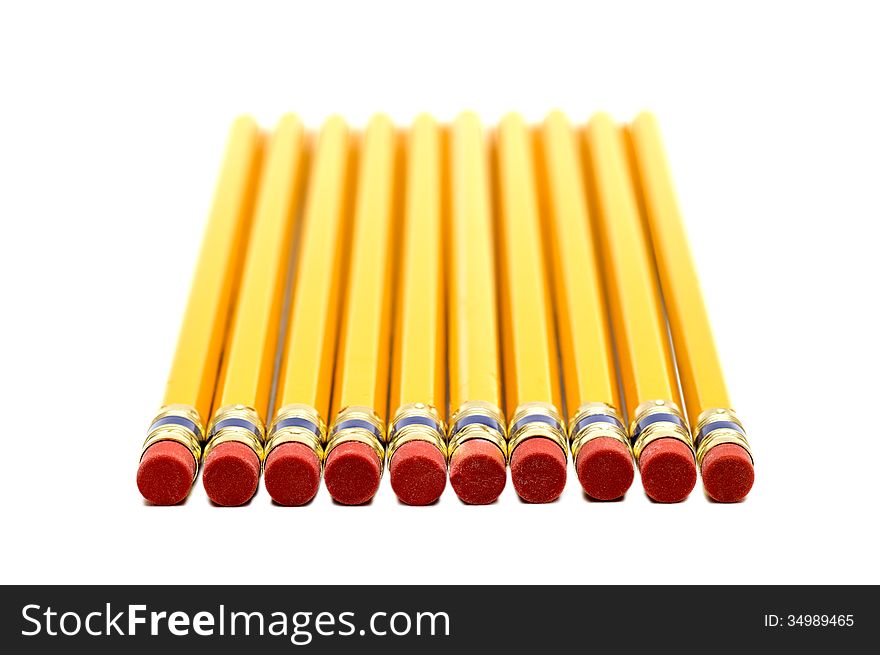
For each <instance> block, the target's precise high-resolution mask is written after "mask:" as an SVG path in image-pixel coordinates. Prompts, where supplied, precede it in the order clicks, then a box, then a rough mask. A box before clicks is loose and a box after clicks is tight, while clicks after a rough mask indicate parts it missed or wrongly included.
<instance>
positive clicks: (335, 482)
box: [324, 441, 382, 505]
mask: <svg viewBox="0 0 880 655" xmlns="http://www.w3.org/2000/svg"><path fill="white" fill-rule="evenodd" d="M381 477H382V466H381V462H380V461H379V457H378V456H377V455H376V452H375V451H374V450H373V449H372V448H370V447H369V446H368V445H367V444H365V443H361V442H360V441H348V442H344V443H341V444H339V445H338V446H336V448H334V449H333V450H332V451H330V454H329V455H328V456H327V461H326V463H325V464H324V484H326V485H327V491H329V492H330V495H331V496H332V497H333V500H335V501H336V502H337V503H342V504H343V505H361V504H363V503H366V502H367V501H368V500H370V499H371V498H372V497H373V496H375V495H376V491H378V490H379V480H380V479H381Z"/></svg>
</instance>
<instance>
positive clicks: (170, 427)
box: [141, 405, 205, 480]
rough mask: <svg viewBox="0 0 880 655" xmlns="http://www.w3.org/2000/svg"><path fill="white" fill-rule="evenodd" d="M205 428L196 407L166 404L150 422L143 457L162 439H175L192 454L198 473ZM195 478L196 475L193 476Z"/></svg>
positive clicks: (142, 449) (142, 452)
mask: <svg viewBox="0 0 880 655" xmlns="http://www.w3.org/2000/svg"><path fill="white" fill-rule="evenodd" d="M204 434H205V430H204V428H203V427H202V419H201V417H200V416H199V413H198V412H197V411H196V409H195V407H191V406H190V405H165V406H164V407H163V408H162V409H161V410H159V413H158V414H156V417H155V418H154V419H153V420H152V421H151V422H150V427H149V432H148V433H147V438H146V439H144V445H143V447H142V448H141V459H143V457H144V453H146V452H147V448H149V447H150V446H152V445H153V444H156V443H159V442H160V441H174V442H177V443H179V444H181V445H182V446H185V447H186V449H187V450H188V451H189V452H190V453H191V454H192V456H193V460H194V461H195V463H196V466H195V471H196V475H198V470H199V462H200V461H201V459H202V439H204ZM193 480H195V476H193Z"/></svg>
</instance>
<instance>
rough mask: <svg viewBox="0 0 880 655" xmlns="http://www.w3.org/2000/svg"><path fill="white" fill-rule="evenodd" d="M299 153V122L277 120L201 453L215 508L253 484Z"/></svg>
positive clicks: (243, 495)
mask: <svg viewBox="0 0 880 655" xmlns="http://www.w3.org/2000/svg"><path fill="white" fill-rule="evenodd" d="M303 149H304V134H303V128H302V125H301V124H300V122H299V120H298V119H297V118H296V117H294V116H292V115H289V116H286V117H284V118H282V119H281V121H280V122H279V124H278V126H277V128H276V130H275V132H274V133H273V134H272V137H271V140H270V142H269V144H268V150H267V153H266V162H265V172H264V174H263V178H262V180H261V183H260V189H259V192H258V196H257V204H256V207H255V210H254V225H253V231H252V235H251V239H250V242H249V244H248V252H247V257H246V260H245V267H244V271H243V273H242V279H241V290H240V293H239V299H238V304H237V306H236V311H235V314H234V318H233V323H232V329H231V331H230V335H229V341H228V344H227V348H226V353H225V357H224V362H223V369H222V371H221V377H220V383H219V386H218V389H217V399H216V401H215V405H216V409H215V410H214V416H213V419H212V424H211V427H210V428H209V431H208V443H207V445H206V446H205V472H204V475H203V482H204V484H205V489H206V491H207V492H208V495H209V497H210V498H211V499H212V500H213V501H214V502H216V503H218V504H221V505H240V504H242V503H244V502H246V501H247V500H249V499H250V498H251V496H253V494H254V492H255V491H256V484H257V481H258V479H259V473H260V466H261V463H262V459H263V454H264V451H263V445H264V441H265V421H266V413H267V411H268V407H269V393H270V389H271V386H272V372H273V366H274V361H275V349H276V347H277V342H278V329H279V323H280V317H281V308H282V304H283V297H284V285H285V281H286V278H287V271H288V266H289V261H290V259H289V258H290V249H291V238H292V234H293V223H294V212H295V210H296V208H297V206H298V204H299V194H300V178H301V175H302V173H303V168H304V161H303V156H304V152H303ZM221 449H222V450H221Z"/></svg>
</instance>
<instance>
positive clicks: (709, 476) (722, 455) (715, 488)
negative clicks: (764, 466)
mask: <svg viewBox="0 0 880 655" xmlns="http://www.w3.org/2000/svg"><path fill="white" fill-rule="evenodd" d="M700 473H701V474H702V476H703V487H704V488H705V489H706V493H707V494H709V497H710V498H712V500H717V501H718V502H719V503H735V502H738V501H740V500H742V499H743V498H745V497H746V496H747V495H748V493H749V491H750V490H751V488H752V484H753V483H754V482H755V467H754V466H753V465H752V458H751V457H749V454H748V453H747V452H746V450H745V448H743V447H742V446H737V445H736V444H732V443H723V444H719V445H717V446H715V447H714V448H710V449H709V451H708V452H707V453H706V456H705V457H703V465H702V466H701V467H700Z"/></svg>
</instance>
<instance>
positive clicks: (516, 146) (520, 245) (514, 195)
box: [497, 115, 567, 502]
mask: <svg viewBox="0 0 880 655" xmlns="http://www.w3.org/2000/svg"><path fill="white" fill-rule="evenodd" d="M497 158H498V183H499V189H498V198H499V212H498V216H499V226H498V241H499V248H500V252H501V266H500V278H501V285H502V295H501V334H502V352H503V357H504V375H505V394H506V397H507V402H506V404H507V410H508V425H509V426H510V428H509V439H508V451H509V455H510V460H511V472H512V476H513V482H514V488H515V489H516V491H517V493H518V494H519V495H520V497H522V498H524V499H525V500H528V501H531V502H549V501H551V500H555V499H556V498H557V497H558V496H559V494H560V493H561V492H562V488H563V486H564V483H565V475H566V471H565V465H566V453H567V444H566V437H565V433H564V428H563V422H562V418H561V416H560V412H559V407H560V405H561V398H560V394H559V379H558V371H557V352H556V343H555V335H554V332H553V330H554V326H553V316H552V308H551V305H550V293H549V289H548V286H547V275H546V271H545V268H544V261H543V252H542V235H541V226H540V216H539V213H538V212H539V209H538V199H537V191H536V186H535V184H536V180H535V173H534V161H533V152H532V143H531V137H530V134H529V131H528V128H527V127H526V125H525V124H524V123H523V121H522V119H521V118H520V117H519V116H517V115H508V116H506V117H505V118H504V119H503V120H502V121H501V124H500V125H499V127H498V134H497ZM530 442H533V443H530ZM520 449H522V450H523V452H521V453H520ZM518 453H519V456H518ZM526 460H528V464H529V465H528V466H527V465H525V462H526ZM539 462H540V463H541V464H542V467H543V468H544V470H542V468H541V467H536V466H532V464H537V463H539ZM538 471H541V473H540V474H538V473H537V472H538Z"/></svg>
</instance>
